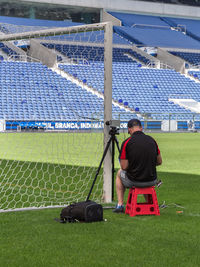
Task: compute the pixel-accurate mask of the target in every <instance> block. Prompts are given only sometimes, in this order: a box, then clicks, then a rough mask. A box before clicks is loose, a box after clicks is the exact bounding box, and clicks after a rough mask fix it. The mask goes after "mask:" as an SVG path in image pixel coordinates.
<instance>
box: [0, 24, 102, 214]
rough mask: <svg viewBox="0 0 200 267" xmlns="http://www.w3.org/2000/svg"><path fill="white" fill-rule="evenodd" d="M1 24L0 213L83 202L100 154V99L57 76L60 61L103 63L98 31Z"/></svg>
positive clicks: (97, 192) (80, 83)
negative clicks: (40, 30) (33, 31)
mask: <svg viewBox="0 0 200 267" xmlns="http://www.w3.org/2000/svg"><path fill="white" fill-rule="evenodd" d="M6 26H7V27H5V25H3V26H2V27H1V31H2V32H3V34H2V35H1V36H0V38H1V39H0V40H1V41H0V46H1V47H0V57H1V62H0V72H1V77H0V79H1V84H0V91H1V104H0V129H1V131H2V132H1V133H0V144H1V152H0V158H1V161H0V210H1V211H5V210H12V209H18V208H28V207H47V206H58V205H59V206H60V205H61V206H63V205H66V204H68V203H71V202H74V201H80V200H85V199H86V197H87V194H88V193H89V189H90V186H91V184H92V182H93V179H94V177H95V174H96V170H97V167H98V164H99V162H100V159H101V156H102V152H103V133H102V126H103V121H102V120H103V107H104V106H103V95H102V94H99V93H98V92H95V91H93V90H92V88H90V87H89V86H88V85H87V84H86V82H85V81H84V79H83V80H80V79H78V78H77V77H73V75H70V74H68V73H64V72H63V71H62V70H61V69H60V68H59V62H62V63H64V64H71V65H73V66H79V67H81V66H82V65H84V64H93V63H95V62H96V60H97V61H98V62H101V63H102V62H103V53H104V48H103V45H104V25H101V24H100V25H99V26H94V27H93V28H92V27H91V29H90V30H89V31H88V26H86V27H85V28H84V27H82V28H76V27H75V28H73V27H71V28H70V29H71V30H65V31H64V30H61V29H60V32H59V31H58V29H55V30H51V31H50V30H46V32H45V30H44V29H43V32H42V33H41V34H40V32H39V31H37V32H35V33H30V32H28V33H26V31H27V28H23V29H22V28H21V31H19V29H20V27H15V29H16V28H17V30H13V29H14V28H12V29H11V27H8V25H6ZM87 31H88V32H87ZM19 32H21V35H22V36H21V37H20V34H19ZM13 33H15V34H13ZM23 34H24V35H23ZM5 36H7V37H5ZM34 37H35V38H34ZM36 37H37V38H36ZM77 40H78V41H79V43H77ZM69 41H70V42H69ZM80 42H81V43H82V42H84V44H83V46H82V44H80ZM84 48H85V49H84ZM96 48H98V49H99V50H98V49H96ZM67 51H68V52H69V51H70V55H69V54H67ZM6 55H7V56H6ZM102 71H103V70H102ZM102 194H103V178H102V171H101V172H100V174H99V177H98V179H97V182H96V184H95V187H94V190H93V193H92V199H93V200H96V201H99V202H100V201H101V200H102Z"/></svg>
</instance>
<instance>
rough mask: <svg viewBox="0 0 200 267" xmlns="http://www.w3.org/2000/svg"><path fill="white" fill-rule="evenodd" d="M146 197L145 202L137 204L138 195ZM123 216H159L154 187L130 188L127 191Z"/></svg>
mask: <svg viewBox="0 0 200 267" xmlns="http://www.w3.org/2000/svg"><path fill="white" fill-rule="evenodd" d="M144 194H145V195H148V197H147V201H146V202H144V203H138V201H137V197H138V195H144ZM125 214H129V215H130V216H136V215H160V211H159V206H158V200H157V196H156V191H155V186H152V187H144V188H139V187H132V188H130V189H129V194H128V200H127V203H126V210H125Z"/></svg>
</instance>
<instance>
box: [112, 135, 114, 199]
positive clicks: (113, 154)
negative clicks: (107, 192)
mask: <svg viewBox="0 0 200 267" xmlns="http://www.w3.org/2000/svg"><path fill="white" fill-rule="evenodd" d="M114 176H115V136H113V137H112V201H113V200H114V183H115V177H114Z"/></svg>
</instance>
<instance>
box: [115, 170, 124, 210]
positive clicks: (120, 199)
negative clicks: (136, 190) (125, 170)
mask: <svg viewBox="0 0 200 267" xmlns="http://www.w3.org/2000/svg"><path fill="white" fill-rule="evenodd" d="M120 172H121V169H120V170H118V172H117V177H116V191H117V198H118V205H119V206H122V205H123V203H124V192H125V187H124V185H123V184H122V181H121V178H120Z"/></svg>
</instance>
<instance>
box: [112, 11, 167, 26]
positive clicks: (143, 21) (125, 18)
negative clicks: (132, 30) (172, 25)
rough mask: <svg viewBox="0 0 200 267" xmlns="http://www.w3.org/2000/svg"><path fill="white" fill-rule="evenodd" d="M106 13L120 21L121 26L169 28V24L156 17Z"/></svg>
mask: <svg viewBox="0 0 200 267" xmlns="http://www.w3.org/2000/svg"><path fill="white" fill-rule="evenodd" d="M108 13H109V14H111V15H112V16H114V17H116V18H118V19H119V20H121V22H122V26H128V27H131V26H133V25H154V26H162V27H168V28H169V24H168V23H167V22H165V21H163V20H162V19H161V18H160V17H158V16H148V15H137V14H127V13H120V12H108Z"/></svg>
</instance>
